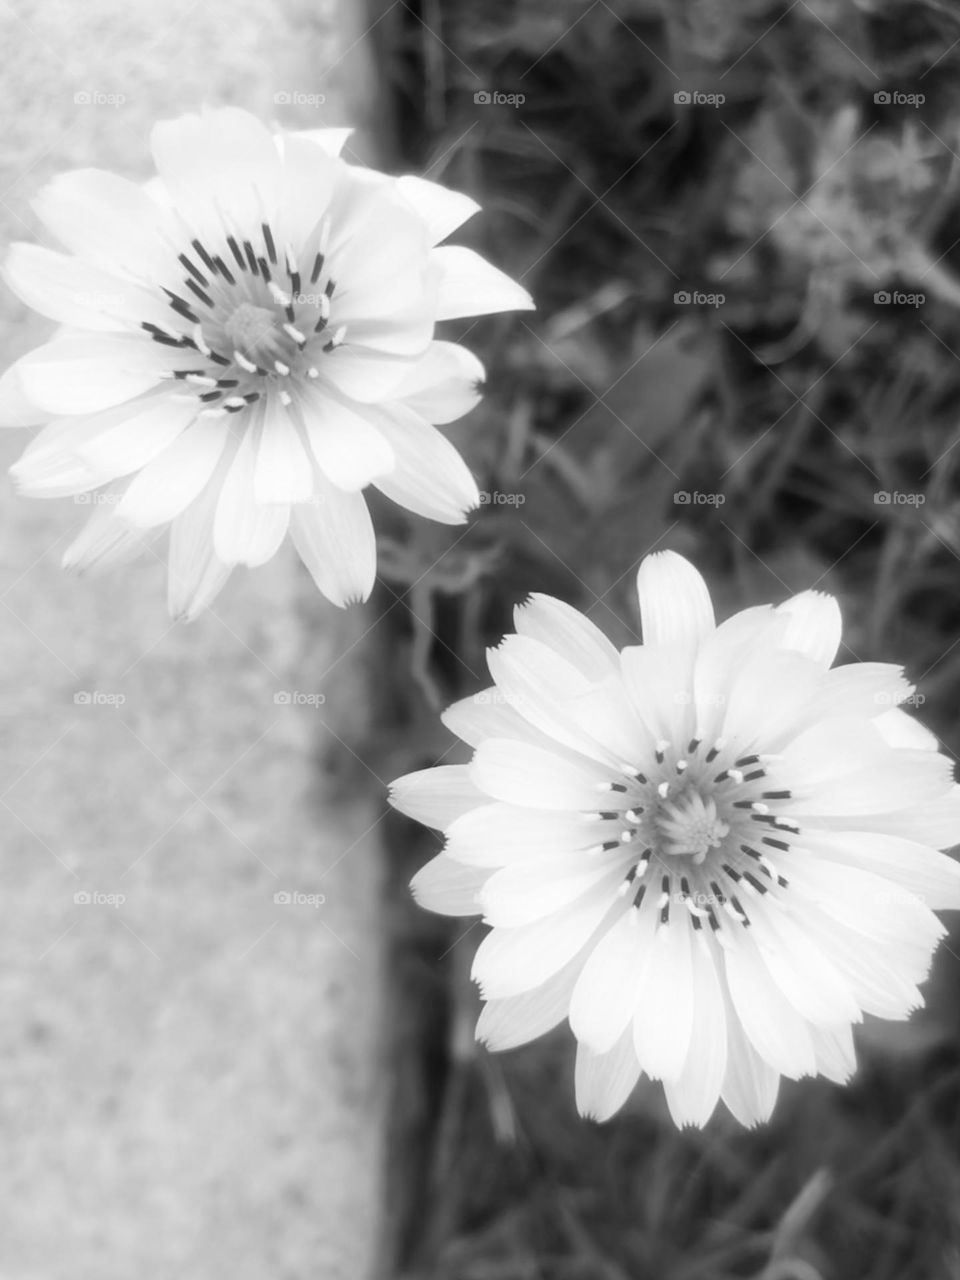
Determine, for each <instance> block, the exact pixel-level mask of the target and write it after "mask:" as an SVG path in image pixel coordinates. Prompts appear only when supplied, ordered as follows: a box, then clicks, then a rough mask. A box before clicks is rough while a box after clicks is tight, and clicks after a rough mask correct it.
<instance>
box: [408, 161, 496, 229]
mask: <svg viewBox="0 0 960 1280" xmlns="http://www.w3.org/2000/svg"><path fill="white" fill-rule="evenodd" d="M397 190H398V191H399V192H400V194H401V195H402V196H403V198H404V200H406V201H407V203H408V204H410V205H412V206H413V208H414V209H415V210H416V211H417V213H418V214H419V215H420V217H421V218H422V219H423V220H424V222H425V223H426V224H427V232H428V234H429V236H430V243H431V244H432V245H433V244H439V243H440V241H441V240H446V238H447V236H448V235H450V234H451V233H452V232H454V231H456V229H457V228H458V227H460V226H462V225H463V224H464V223H465V222H466V221H467V219H468V218H472V217H473V215H474V214H475V213H478V212H479V211H480V206H479V205H478V204H477V202H476V200H474V199H472V198H471V197H470V196H467V195H464V194H463V192H462V191H451V190H450V188H449V187H444V186H441V185H440V183H439V182H430V181H428V180H427V179H426V178H418V177H415V176H414V175H413V174H405V175H404V176H403V177H402V178H397Z"/></svg>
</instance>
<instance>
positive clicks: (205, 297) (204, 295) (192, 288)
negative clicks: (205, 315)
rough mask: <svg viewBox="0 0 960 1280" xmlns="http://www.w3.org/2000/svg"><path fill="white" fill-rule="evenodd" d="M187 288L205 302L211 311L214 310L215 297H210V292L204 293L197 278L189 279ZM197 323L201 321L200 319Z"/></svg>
mask: <svg viewBox="0 0 960 1280" xmlns="http://www.w3.org/2000/svg"><path fill="white" fill-rule="evenodd" d="M187 288H188V289H189V290H190V291H191V293H194V294H196V296H197V297H198V298H199V299H200V301H201V302H205V303H206V304H207V306H208V307H209V308H210V309H211V311H212V310H213V299H212V298H211V297H210V295H209V293H204V291H203V290H202V289H201V288H200V286H199V285H198V284H197V282H196V281H195V280H188V281H187ZM197 323H199V321H198V322H197Z"/></svg>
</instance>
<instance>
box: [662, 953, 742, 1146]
mask: <svg viewBox="0 0 960 1280" xmlns="http://www.w3.org/2000/svg"><path fill="white" fill-rule="evenodd" d="M691 961H692V985H693V1023H692V1027H691V1032H690V1048H689V1050H688V1052H687V1056H686V1060H685V1061H684V1064H683V1068H682V1070H681V1071H680V1074H679V1075H678V1076H677V1077H676V1078H675V1079H673V1080H665V1081H664V1092H665V1094H666V1098H667V1106H668V1107H669V1108H670V1114H671V1116H672V1117H673V1121H674V1124H676V1125H677V1126H678V1127H681V1128H682V1127H683V1125H686V1124H692V1125H697V1126H699V1127H700V1128H703V1126H704V1125H705V1124H706V1123H707V1121H708V1120H709V1119H710V1117H711V1116H712V1115H713V1112H714V1110H715V1108H716V1105H717V1102H718V1101H719V1099H720V1091H721V1089H722V1087H723V1082H724V1079H725V1077H726V1075H727V1070H728V1052H727V1015H726V1011H725V1008H724V999H723V992H722V990H721V987H720V981H719V978H718V975H717V958H716V956H715V954H714V953H713V952H711V951H709V950H708V949H707V944H706V943H704V944H703V945H702V946H701V945H694V947H693V948H692V950H691Z"/></svg>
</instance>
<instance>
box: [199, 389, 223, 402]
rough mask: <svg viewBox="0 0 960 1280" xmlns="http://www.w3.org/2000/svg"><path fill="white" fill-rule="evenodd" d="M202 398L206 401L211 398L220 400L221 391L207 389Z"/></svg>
mask: <svg viewBox="0 0 960 1280" xmlns="http://www.w3.org/2000/svg"><path fill="white" fill-rule="evenodd" d="M200 399H201V400H203V401H204V402H206V401H209V400H219V399H220V392H219V391H205V392H204V393H203V395H202V396H201V397H200Z"/></svg>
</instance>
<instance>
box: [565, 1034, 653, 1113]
mask: <svg viewBox="0 0 960 1280" xmlns="http://www.w3.org/2000/svg"><path fill="white" fill-rule="evenodd" d="M639 1079H640V1064H639V1063H638V1062H637V1055H636V1053H635V1052H634V1048H633V1038H632V1036H631V1035H630V1034H629V1033H624V1035H622V1036H621V1037H620V1039H619V1040H618V1041H617V1043H616V1045H615V1046H614V1047H613V1048H612V1049H611V1050H610V1051H609V1053H603V1054H596V1053H592V1052H591V1051H590V1049H588V1048H587V1046H586V1045H583V1044H580V1045H578V1046H577V1062H576V1067H575V1069H574V1088H575V1090H576V1098H577V1110H578V1111H579V1112H580V1114H581V1115H582V1116H583V1118H584V1119H585V1120H596V1121H599V1122H600V1123H602V1122H603V1121H604V1120H609V1119H610V1118H611V1116H614V1115H616V1113H617V1112H618V1111H619V1110H620V1108H621V1107H622V1106H623V1105H624V1103H625V1102H626V1101H627V1099H628V1098H629V1097H630V1094H631V1093H632V1092H633V1090H634V1088H635V1087H636V1084H637V1081H638V1080H639Z"/></svg>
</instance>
